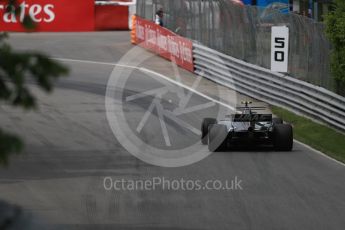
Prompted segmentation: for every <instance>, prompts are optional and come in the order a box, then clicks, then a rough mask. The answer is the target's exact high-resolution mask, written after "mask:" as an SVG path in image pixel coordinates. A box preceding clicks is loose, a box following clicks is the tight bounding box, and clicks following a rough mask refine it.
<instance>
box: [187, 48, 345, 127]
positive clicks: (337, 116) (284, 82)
mask: <svg viewBox="0 0 345 230" xmlns="http://www.w3.org/2000/svg"><path fill="white" fill-rule="evenodd" d="M193 57H194V66H195V73H196V74H198V75H202V76H204V77H206V78H208V79H210V80H212V81H215V82H217V83H219V84H221V85H224V86H227V87H229V88H231V89H234V90H236V91H237V92H239V93H242V94H245V95H248V96H250V97H253V98H257V99H259V100H262V101H264V102H267V103H269V104H272V105H276V106H280V107H283V108H286V109H289V110H292V111H294V112H297V113H299V114H302V115H305V116H308V117H310V118H312V119H315V120H318V121H321V122H323V123H326V124H328V125H330V126H333V127H335V128H338V129H340V130H342V131H345V98H344V97H341V96H339V95H337V94H335V93H333V92H331V91H328V90H326V89H324V88H321V87H317V86H314V85H312V84H309V83H306V82H304V81H300V80H297V79H294V78H292V77H290V76H285V75H283V74H279V73H274V72H271V71H270V70H268V69H265V68H262V67H259V66H256V65H253V64H249V63H246V62H244V61H241V60H238V59H235V58H233V57H230V56H227V55H225V54H222V53H220V52H218V51H215V50H213V49H210V48H207V47H205V46H203V45H200V44H198V43H196V42H194V43H193ZM316 131H317V130H316Z"/></svg>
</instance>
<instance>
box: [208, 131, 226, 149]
mask: <svg viewBox="0 0 345 230" xmlns="http://www.w3.org/2000/svg"><path fill="white" fill-rule="evenodd" d="M227 137H228V130H227V128H226V126H225V125H219V124H215V125H210V126H209V135H208V150H210V151H211V152H219V151H222V150H224V149H226V147H227Z"/></svg>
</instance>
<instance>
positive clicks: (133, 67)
mask: <svg viewBox="0 0 345 230" xmlns="http://www.w3.org/2000/svg"><path fill="white" fill-rule="evenodd" d="M52 59H54V60H58V61H63V62H78V63H87V64H98V65H109V66H119V67H124V68H130V69H136V70H139V71H141V72H143V73H147V74H151V75H154V76H157V77H160V78H162V79H164V80H166V81H168V82H170V83H173V84H175V85H177V86H180V87H182V88H184V89H187V90H189V91H191V92H193V93H195V94H197V95H199V96H201V97H203V98H205V99H207V100H209V101H212V102H214V103H217V104H219V105H222V106H224V107H225V108H228V109H230V110H232V111H235V110H236V109H235V108H234V107H232V106H230V105H228V104H225V103H223V102H221V101H218V100H216V99H214V98H212V97H209V96H207V95H206V94H203V93H201V92H199V91H197V90H195V89H193V88H192V87H189V86H187V85H184V84H183V83H181V82H179V81H175V80H173V79H171V78H168V77H166V76H164V75H163V74H160V73H157V72H155V71H152V70H149V69H146V68H143V67H138V66H130V65H123V64H114V63H110V62H96V61H87V60H85V61H84V60H76V59H66V58H52Z"/></svg>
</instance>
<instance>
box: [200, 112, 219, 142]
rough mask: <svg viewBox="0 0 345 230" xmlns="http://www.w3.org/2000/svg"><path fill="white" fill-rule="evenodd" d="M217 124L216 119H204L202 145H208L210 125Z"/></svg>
mask: <svg viewBox="0 0 345 230" xmlns="http://www.w3.org/2000/svg"><path fill="white" fill-rule="evenodd" d="M214 124H217V120H216V119H214V118H204V120H203V121H202V123H201V143H202V144H203V145H207V143H208V127H209V126H210V125H214Z"/></svg>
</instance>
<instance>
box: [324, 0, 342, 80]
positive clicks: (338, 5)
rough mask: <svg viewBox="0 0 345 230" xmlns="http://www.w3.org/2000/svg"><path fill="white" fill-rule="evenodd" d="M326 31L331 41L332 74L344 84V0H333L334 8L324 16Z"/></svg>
mask: <svg viewBox="0 0 345 230" xmlns="http://www.w3.org/2000/svg"><path fill="white" fill-rule="evenodd" d="M325 23H326V33H327V36H328V38H329V39H330V41H331V43H332V61H331V69H332V74H333V76H334V77H335V79H336V81H337V82H338V83H340V84H341V85H345V1H344V0H334V10H332V11H331V12H330V13H329V14H328V15H326V17H325Z"/></svg>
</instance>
